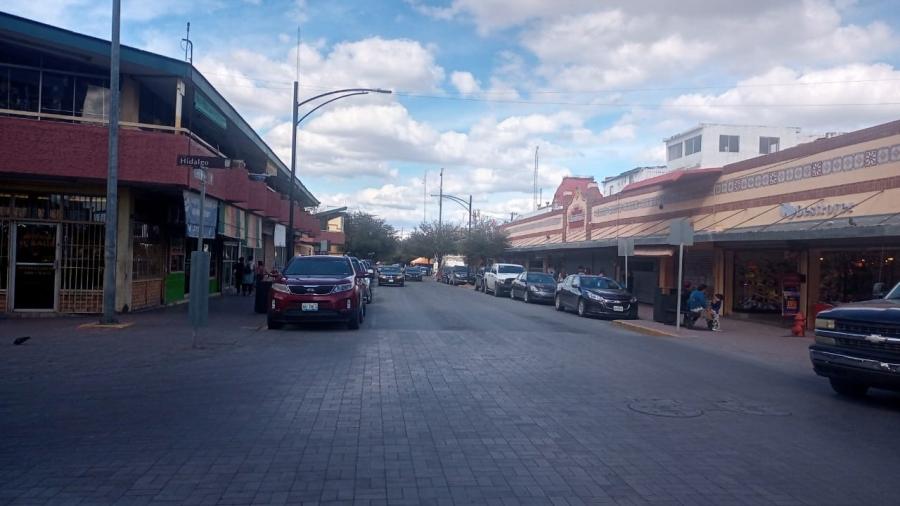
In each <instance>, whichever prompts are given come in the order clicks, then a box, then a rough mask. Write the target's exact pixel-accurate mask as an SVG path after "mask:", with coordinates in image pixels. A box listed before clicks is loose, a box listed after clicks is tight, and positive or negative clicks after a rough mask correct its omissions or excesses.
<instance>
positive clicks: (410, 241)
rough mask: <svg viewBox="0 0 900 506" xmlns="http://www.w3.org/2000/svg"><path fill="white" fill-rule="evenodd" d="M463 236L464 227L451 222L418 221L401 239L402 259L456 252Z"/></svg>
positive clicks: (439, 256)
mask: <svg viewBox="0 0 900 506" xmlns="http://www.w3.org/2000/svg"><path fill="white" fill-rule="evenodd" d="M464 237H465V229H463V228H462V227H460V226H459V225H456V224H452V223H442V224H441V225H440V226H439V225H438V223H437V222H436V221H432V222H427V223H425V222H423V223H420V224H419V226H418V227H416V229H415V230H413V231H412V232H411V233H410V234H409V236H408V237H406V238H405V239H404V240H403V243H402V244H401V246H400V251H401V254H402V256H403V257H404V261H406V262H408V261H410V260H412V259H414V258H416V257H427V258H433V257H435V256H437V258H438V259H440V258H442V257H443V256H444V255H447V254H453V253H458V252H459V251H460V241H461V240H462V239H463V238H464Z"/></svg>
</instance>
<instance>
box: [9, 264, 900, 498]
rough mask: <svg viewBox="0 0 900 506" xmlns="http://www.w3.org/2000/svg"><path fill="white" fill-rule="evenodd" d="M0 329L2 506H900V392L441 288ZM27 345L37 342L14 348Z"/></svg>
mask: <svg viewBox="0 0 900 506" xmlns="http://www.w3.org/2000/svg"><path fill="white" fill-rule="evenodd" d="M212 308H213V311H214V313H215V314H214V316H213V318H212V321H213V326H212V327H210V328H209V329H206V330H205V331H204V333H203V335H202V336H201V339H200V342H201V344H202V347H201V348H200V349H194V348H192V346H191V332H190V329H189V328H187V327H185V325H184V321H185V320H186V314H185V312H184V308H175V309H169V310H165V311H158V312H154V313H145V314H141V315H133V316H131V317H130V318H132V319H133V320H134V321H135V325H134V326H132V327H130V328H128V329H123V330H86V329H78V328H77V326H78V324H80V323H83V322H82V321H79V320H70V319H55V320H46V321H40V322H35V321H29V322H22V321H15V320H5V321H0V339H2V342H0V350H2V351H0V504H159V505H162V504H210V505H212V504H409V505H418V504H448V505H450V504H498V505H509V504H554V505H556V504H564V505H579V504H628V505H636V504H659V505H681V504H686V505H695V504H709V505H724V504H776V505H788V504H811V505H823V504H835V505H844V504H866V505H874V504H897V503H898V499H897V497H898V496H900V482H898V481H897V480H896V476H897V470H896V468H897V465H898V463H900V457H898V455H900V438H898V437H897V428H898V427H900V396H896V395H893V394H887V393H877V392H876V393H875V394H874V395H873V396H871V397H870V398H869V399H867V400H865V401H848V400H845V399H842V398H839V397H837V396H835V395H834V394H832V393H831V391H830V389H829V387H828V386H827V382H826V381H824V380H822V379H821V378H817V377H816V376H815V375H813V373H812V371H811V369H810V368H809V367H808V366H804V367H797V368H791V367H789V366H787V365H785V364H779V365H777V366H775V365H772V366H768V365H767V364H766V363H765V361H762V360H759V359H758V358H752V357H751V358H745V357H742V356H740V355H739V354H735V353H727V352H722V351H720V350H715V349H709V350H707V349H703V348H702V347H701V346H698V345H697V344H696V343H692V344H691V345H686V344H685V343H683V342H679V340H677V339H671V338H654V337H647V336H642V335H636V334H633V333H629V332H627V331H623V330H621V329H618V328H615V327H613V326H611V325H610V324H609V322H604V321H600V320H593V319H582V318H578V317H577V316H575V315H572V314H561V313H557V312H556V311H554V310H553V308H552V307H547V306H534V305H526V304H524V303H522V302H514V301H511V300H508V299H499V298H493V297H490V296H486V295H483V294H479V293H475V292H474V291H472V290H471V289H470V288H466V287H449V286H445V285H438V284H435V283H433V282H428V281H426V282H423V283H412V284H408V285H407V286H406V287H403V288H393V287H383V288H381V289H379V290H378V291H377V292H376V302H375V303H374V304H372V305H371V306H370V308H369V314H368V317H367V319H366V321H365V322H364V324H363V328H362V330H360V331H349V330H344V329H343V328H341V327H340V326H318V327H315V328H294V329H288V330H284V331H267V330H262V328H261V325H262V324H263V322H264V318H262V317H260V316H258V315H254V314H252V313H251V312H250V301H249V299H241V298H239V297H231V298H226V299H221V300H216V301H213V303H212ZM26 332H27V333H28V334H29V335H32V339H31V340H29V341H28V342H27V343H26V344H25V345H22V346H12V345H11V344H10V342H11V340H12V338H14V337H16V336H18V335H21V334H23V333H26Z"/></svg>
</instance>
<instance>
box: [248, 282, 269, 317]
mask: <svg viewBox="0 0 900 506" xmlns="http://www.w3.org/2000/svg"><path fill="white" fill-rule="evenodd" d="M270 288H272V282H271V281H257V282H256V300H255V301H254V304H253V310H254V311H256V312H257V313H265V312H267V311H268V310H269V308H268V305H269V289H270Z"/></svg>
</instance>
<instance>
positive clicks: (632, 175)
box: [602, 167, 669, 195]
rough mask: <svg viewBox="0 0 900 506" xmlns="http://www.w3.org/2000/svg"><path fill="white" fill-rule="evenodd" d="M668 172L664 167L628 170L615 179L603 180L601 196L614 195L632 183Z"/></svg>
mask: <svg viewBox="0 0 900 506" xmlns="http://www.w3.org/2000/svg"><path fill="white" fill-rule="evenodd" d="M668 171H669V169H668V168H666V167H641V168H640V169H639V170H637V171H634V170H629V171H626V172H623V173H622V174H619V175H618V176H616V177H613V178H608V179H604V180H603V189H602V191H603V195H615V194H616V193H619V192H620V191H622V189H624V188H625V187H626V186H628V185H630V184H632V183H637V182H638V181H643V180H645V179H650V178H651V177H656V176H660V175H662V174H665V173H666V172H668Z"/></svg>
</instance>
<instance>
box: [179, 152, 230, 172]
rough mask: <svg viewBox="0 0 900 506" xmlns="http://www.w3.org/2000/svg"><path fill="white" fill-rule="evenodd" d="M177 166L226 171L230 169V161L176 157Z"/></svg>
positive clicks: (216, 157) (199, 157) (187, 156)
mask: <svg viewBox="0 0 900 506" xmlns="http://www.w3.org/2000/svg"><path fill="white" fill-rule="evenodd" d="M177 163H178V165H181V166H185V167H194V168H196V169H227V168H229V167H231V159H229V158H219V157H218V156H194V155H178V162H177Z"/></svg>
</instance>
